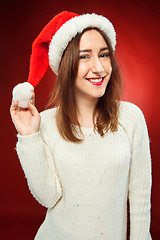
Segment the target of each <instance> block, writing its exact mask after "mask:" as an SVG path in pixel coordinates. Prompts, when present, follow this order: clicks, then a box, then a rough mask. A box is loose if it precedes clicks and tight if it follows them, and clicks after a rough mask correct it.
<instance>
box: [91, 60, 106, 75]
mask: <svg viewBox="0 0 160 240" xmlns="http://www.w3.org/2000/svg"><path fill="white" fill-rule="evenodd" d="M91 68H92V72H93V73H95V74H101V73H102V72H104V67H103V65H102V63H101V61H100V59H99V57H98V56H95V57H93V59H92V67H91Z"/></svg>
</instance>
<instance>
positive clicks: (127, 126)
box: [17, 102, 151, 240]
mask: <svg viewBox="0 0 160 240" xmlns="http://www.w3.org/2000/svg"><path fill="white" fill-rule="evenodd" d="M55 114H56V109H55V108H54V109H50V110H46V111H44V112H42V113H41V128H40V132H38V133H36V134H34V135H30V136H20V135H18V142H17V153H18V156H19V159H20V162H21V165H22V168H23V170H24V172H25V176H26V178H27V181H28V185H29V188H30V191H31V192H32V194H33V196H34V197H35V198H36V199H37V201H39V203H40V204H42V205H43V206H45V207H47V208H48V211H47V214H46V218H45V220H44V222H43V224H42V225H41V227H40V229H39V230H38V233H37V235H36V237H35V239H36V240H101V239H102V240H126V229H127V198H129V203H130V240H151V236H150V231H149V229H150V193H151V157H150V147H149V138H148V132H147V127H146V123H145V119H144V116H143V113H142V111H141V110H140V109H139V108H138V107H137V106H135V105H134V104H131V103H128V102H121V105H120V112H119V124H118V130H117V131H116V132H111V131H108V133H106V134H105V136H103V137H101V136H100V135H99V134H98V133H95V132H94V130H93V129H92V128H82V132H83V134H84V138H85V140H84V141H83V142H82V143H72V142H68V141H65V140H64V139H63V138H62V137H61V136H60V134H59V132H58V129H57V126H56V121H55Z"/></svg>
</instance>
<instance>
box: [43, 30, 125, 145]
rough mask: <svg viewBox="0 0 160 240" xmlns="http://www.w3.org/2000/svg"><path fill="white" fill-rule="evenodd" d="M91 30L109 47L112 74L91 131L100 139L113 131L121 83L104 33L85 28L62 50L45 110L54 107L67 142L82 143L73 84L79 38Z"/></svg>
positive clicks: (115, 127)
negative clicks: (96, 32) (99, 35)
mask: <svg viewBox="0 0 160 240" xmlns="http://www.w3.org/2000/svg"><path fill="white" fill-rule="evenodd" d="M91 29H95V30H97V31H98V32H99V33H100V34H101V35H102V37H103V38H104V40H105V41H106V43H107V45H108V47H109V52H110V59H111V66H112V74H111V77H110V80H109V82H108V85H107V88H106V91H105V94H104V95H103V96H102V97H100V98H99V100H98V102H97V105H96V108H95V110H94V113H93V123H94V130H95V131H97V132H98V133H99V134H100V135H101V136H103V135H104V134H105V133H106V132H107V131H108V130H109V129H110V130H111V131H116V130H117V124H118V111H119V100H120V95H121V92H122V81H121V77H120V73H119V69H118V66H117V62H116V60H115V54H114V51H113V49H112V46H111V43H110V40H109V38H108V37H107V36H106V34H105V33H104V32H103V31H101V30H99V29H98V28H91V27H89V28H86V29H84V30H83V32H82V33H78V34H77V35H76V37H75V38H73V39H72V40H71V42H70V43H69V45H68V46H67V48H66V50H65V51H64V53H63V56H62V59H61V62H60V66H59V71H58V76H57V81H56V86H55V88H54V90H53V93H52V95H51V97H50V100H49V102H48V107H53V106H57V107H58V108H57V114H56V122H57V126H58V130H59V132H60V134H61V136H62V137H63V138H64V139H65V140H68V141H71V142H81V141H82V140H83V138H82V137H79V136H80V135H79V134H78V133H79V132H81V128H80V124H79V121H78V118H77V113H76V101H75V96H74V82H75V79H76V77H77V72H78V62H79V42H80V38H81V36H82V34H83V33H84V32H86V31H88V30H91ZM79 130H80V131H79ZM81 133H82V132H81ZM81 136H82V135H81Z"/></svg>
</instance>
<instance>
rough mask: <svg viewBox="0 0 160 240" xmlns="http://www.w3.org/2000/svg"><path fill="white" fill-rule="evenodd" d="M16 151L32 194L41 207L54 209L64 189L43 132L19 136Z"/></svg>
mask: <svg viewBox="0 0 160 240" xmlns="http://www.w3.org/2000/svg"><path fill="white" fill-rule="evenodd" d="M16 150H17V154H18V157H19V159H20V162H21V165H22V168H23V170H24V173H25V176H26V178H27V182H28V186H29V189H30V191H31V193H32V194H33V196H34V197H35V198H36V200H37V201H38V202H39V203H40V204H41V205H43V206H45V207H47V208H52V207H53V206H54V205H55V204H56V203H57V201H58V200H59V199H60V198H61V196H62V188H61V184H60V180H59V177H58V175H57V173H56V168H55V165H54V160H53V156H52V154H51V152H50V150H49V147H48V145H47V143H46V142H45V141H44V139H43V138H42V136H41V132H38V133H36V134H33V135H30V136H20V135H18V142H17V146H16Z"/></svg>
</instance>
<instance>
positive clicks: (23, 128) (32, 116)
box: [10, 92, 41, 136]
mask: <svg viewBox="0 0 160 240" xmlns="http://www.w3.org/2000/svg"><path fill="white" fill-rule="evenodd" d="M32 103H33V104H32ZM32 103H31V102H29V103H28V108H19V107H18V101H17V102H12V105H11V107H10V114H11V118H12V121H13V123H14V125H15V128H16V129H17V131H18V133H19V134H20V135H22V136H26V135H32V134H34V133H36V132H38V131H39V129H40V121H41V117H40V114H39V112H38V111H37V109H36V107H35V106H34V103H35V94H34V92H33V94H32Z"/></svg>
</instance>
